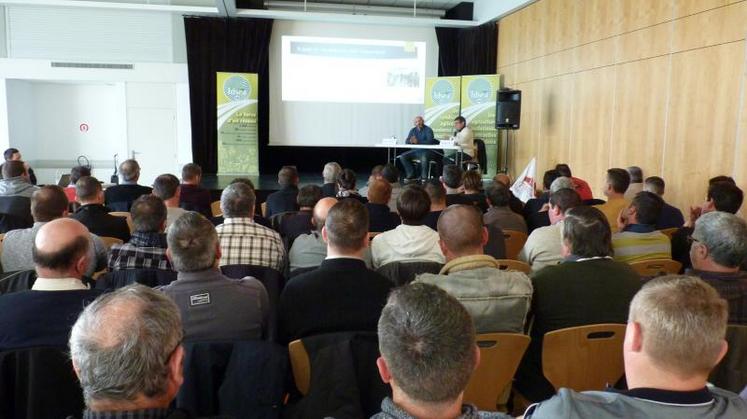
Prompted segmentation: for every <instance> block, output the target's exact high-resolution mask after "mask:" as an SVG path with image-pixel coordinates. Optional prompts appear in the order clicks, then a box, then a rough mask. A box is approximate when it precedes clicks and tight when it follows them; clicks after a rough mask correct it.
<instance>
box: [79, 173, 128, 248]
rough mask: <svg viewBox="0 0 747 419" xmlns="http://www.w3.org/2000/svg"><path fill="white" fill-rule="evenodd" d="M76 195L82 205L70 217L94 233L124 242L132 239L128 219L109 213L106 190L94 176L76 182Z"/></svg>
mask: <svg viewBox="0 0 747 419" xmlns="http://www.w3.org/2000/svg"><path fill="white" fill-rule="evenodd" d="M75 195H76V197H77V200H78V202H80V207H79V208H78V209H77V210H76V211H75V213H74V214H71V215H70V218H73V219H76V220H78V221H80V222H81V223H82V224H83V225H84V226H86V227H87V228H88V231H90V232H91V233H93V234H96V235H98V236H103V237H115V238H118V239H120V240H122V242H125V243H126V242H128V241H130V226H129V225H127V219H126V218H124V217H116V216H114V215H110V214H109V209H108V208H106V207H105V206H104V190H103V189H102V188H101V183H100V182H99V181H98V179H96V178H95V177H93V176H84V177H82V178H80V179H78V181H77V182H76V184H75Z"/></svg>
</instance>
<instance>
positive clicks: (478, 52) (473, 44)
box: [436, 22, 498, 76]
mask: <svg viewBox="0 0 747 419" xmlns="http://www.w3.org/2000/svg"><path fill="white" fill-rule="evenodd" d="M436 37H437V38H438V75H439V76H466V75H470V74H495V72H496V65H495V61H496V53H497V48H498V25H497V24H496V23H495V22H488V23H485V24H484V25H480V26H478V27H475V28H465V29H454V28H436Z"/></svg>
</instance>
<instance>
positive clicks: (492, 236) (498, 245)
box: [482, 225, 506, 259]
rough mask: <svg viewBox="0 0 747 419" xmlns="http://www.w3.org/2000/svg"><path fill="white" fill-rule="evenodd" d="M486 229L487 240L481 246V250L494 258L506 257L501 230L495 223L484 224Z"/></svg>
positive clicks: (504, 240)
mask: <svg viewBox="0 0 747 419" xmlns="http://www.w3.org/2000/svg"><path fill="white" fill-rule="evenodd" d="M485 227H486V228H487V229H488V242H487V243H486V244H485V246H484V247H483V248H482V251H483V252H484V253H485V254H486V255H489V256H492V257H494V258H496V259H505V258H506V239H505V238H504V235H503V230H502V229H501V228H500V227H498V226H495V225H487V226H485Z"/></svg>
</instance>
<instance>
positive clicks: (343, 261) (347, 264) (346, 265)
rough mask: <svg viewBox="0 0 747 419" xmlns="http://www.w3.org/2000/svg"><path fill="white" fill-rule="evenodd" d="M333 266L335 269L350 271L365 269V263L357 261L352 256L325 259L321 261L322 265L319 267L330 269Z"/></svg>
mask: <svg viewBox="0 0 747 419" xmlns="http://www.w3.org/2000/svg"><path fill="white" fill-rule="evenodd" d="M330 266H333V267H334V268H335V269H340V268H342V269H350V268H361V267H362V268H364V269H366V263H365V262H364V261H363V259H358V258H356V257H353V256H337V257H331V258H330V257H327V258H325V259H324V260H323V261H322V264H321V266H320V267H322V268H324V267H330Z"/></svg>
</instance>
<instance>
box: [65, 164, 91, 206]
mask: <svg viewBox="0 0 747 419" xmlns="http://www.w3.org/2000/svg"><path fill="white" fill-rule="evenodd" d="M84 176H91V168H90V167H89V166H75V167H73V168H72V169H70V184H69V185H67V186H66V187H65V196H67V200H68V202H75V184H76V183H78V179H80V178H82V177H84Z"/></svg>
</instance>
